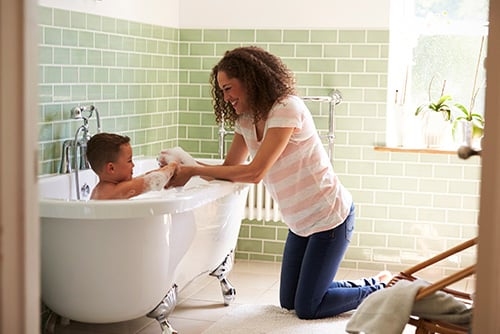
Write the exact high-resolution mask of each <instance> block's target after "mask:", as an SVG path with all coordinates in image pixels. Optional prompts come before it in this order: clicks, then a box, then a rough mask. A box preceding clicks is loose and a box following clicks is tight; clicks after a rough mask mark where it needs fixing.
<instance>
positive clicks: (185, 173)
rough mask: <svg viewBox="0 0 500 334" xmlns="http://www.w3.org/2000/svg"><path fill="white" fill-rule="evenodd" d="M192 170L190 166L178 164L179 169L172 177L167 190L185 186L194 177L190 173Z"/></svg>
mask: <svg viewBox="0 0 500 334" xmlns="http://www.w3.org/2000/svg"><path fill="white" fill-rule="evenodd" d="M190 168H191V167H189V166H184V165H182V164H178V165H177V168H176V169H175V172H174V175H172V177H171V178H170V180H169V181H168V183H167V184H166V186H165V188H171V187H182V186H184V185H185V184H186V183H187V182H188V181H189V179H191V177H192V175H193V174H192V173H191V172H190Z"/></svg>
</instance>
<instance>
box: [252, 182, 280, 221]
mask: <svg viewBox="0 0 500 334" xmlns="http://www.w3.org/2000/svg"><path fill="white" fill-rule="evenodd" d="M245 218H247V219H257V220H264V221H280V220H281V213H280V210H279V208H278V204H277V203H275V202H274V200H273V199H272V197H271V194H269V192H268V191H267V189H266V187H265V186H264V184H263V183H262V182H259V183H257V184H254V185H252V186H251V187H250V190H249V191H248V199H247V207H246V210H245Z"/></svg>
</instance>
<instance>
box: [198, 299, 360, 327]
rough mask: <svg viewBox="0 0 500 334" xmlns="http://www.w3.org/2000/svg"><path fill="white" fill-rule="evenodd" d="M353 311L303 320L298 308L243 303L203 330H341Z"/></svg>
mask: <svg viewBox="0 0 500 334" xmlns="http://www.w3.org/2000/svg"><path fill="white" fill-rule="evenodd" d="M351 314H352V312H348V313H344V314H341V315H339V316H336V317H332V318H326V319H318V320H301V319H299V318H297V316H296V315H295V312H293V311H287V310H285V309H282V308H280V307H279V306H275V305H255V304H254V305H241V306H238V307H236V308H235V309H234V310H232V311H230V312H229V313H228V314H226V315H225V316H223V317H222V318H221V319H219V320H218V321H217V322H216V323H214V324H213V325H212V326H210V327H209V328H208V329H207V330H205V331H204V332H203V334H221V333H224V334H240V333H241V334H294V333H300V334H307V333H314V334H322V333H328V334H337V333H346V331H345V326H346V323H347V321H348V320H349V318H350V317H351Z"/></svg>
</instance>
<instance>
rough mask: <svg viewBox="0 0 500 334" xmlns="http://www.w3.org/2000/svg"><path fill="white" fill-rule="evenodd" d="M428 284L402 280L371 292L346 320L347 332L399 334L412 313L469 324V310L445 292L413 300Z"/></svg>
mask: <svg viewBox="0 0 500 334" xmlns="http://www.w3.org/2000/svg"><path fill="white" fill-rule="evenodd" d="M428 285H429V283H428V282H425V281H423V280H416V281H413V282H411V281H407V280H401V281H398V282H396V284H394V285H393V286H391V287H389V288H386V289H382V290H379V291H376V292H374V293H372V294H371V295H369V296H368V297H367V298H366V299H365V300H364V301H363V302H362V303H361V305H359V307H358V309H357V310H356V312H355V313H354V314H353V316H352V317H351V319H349V321H348V322H347V326H346V331H347V332H348V333H351V334H357V333H366V334H401V333H402V332H403V330H404V328H405V326H406V324H407V322H408V318H409V317H410V315H411V314H413V315H416V316H419V317H422V318H425V319H433V320H437V319H439V320H443V321H448V322H453V323H457V324H467V323H470V320H471V315H472V312H471V310H470V309H469V308H467V306H466V305H465V304H464V303H462V302H461V301H459V300H457V299H456V298H455V297H453V296H452V295H450V294H448V293H445V292H442V291H437V292H435V293H433V294H432V295H430V296H427V297H425V298H423V299H421V300H419V301H415V297H416V295H417V293H418V291H419V290H420V288H423V287H425V286H428Z"/></svg>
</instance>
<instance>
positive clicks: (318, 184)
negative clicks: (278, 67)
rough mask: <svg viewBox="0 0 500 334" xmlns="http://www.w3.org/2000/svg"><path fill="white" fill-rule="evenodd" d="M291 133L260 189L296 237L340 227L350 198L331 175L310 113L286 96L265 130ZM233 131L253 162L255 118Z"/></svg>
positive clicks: (238, 124)
mask: <svg viewBox="0 0 500 334" xmlns="http://www.w3.org/2000/svg"><path fill="white" fill-rule="evenodd" d="M274 127H293V128H295V130H294V132H293V134H292V137H291V138H290V141H289V143H288V144H287V146H286V148H285V150H284V151H283V153H282V154H281V156H280V157H279V158H278V160H277V161H276V162H275V164H274V165H273V166H272V167H271V169H270V170H269V172H268V173H267V175H266V176H265V177H264V180H263V181H264V184H265V185H266V188H267V189H268V191H269V192H270V194H271V196H272V197H273V199H274V200H275V201H276V202H277V203H278V205H279V207H280V210H281V215H282V217H283V220H284V222H285V223H286V224H287V225H288V227H289V228H290V229H291V230H292V231H293V232H294V233H295V234H297V235H300V236H309V235H311V234H313V233H316V232H321V231H326V230H329V229H332V228H334V227H336V226H338V225H340V224H341V223H342V222H343V221H344V220H345V218H346V217H347V215H348V214H349V211H350V208H351V205H352V196H351V193H350V192H349V191H348V190H347V189H346V188H345V187H344V186H343V185H342V183H341V182H340V180H339V179H338V177H337V175H336V174H335V172H334V171H333V167H332V164H331V163H330V160H329V159H328V155H327V153H326V150H325V148H324V147H323V144H322V143H321V139H320V138H319V135H318V132H317V130H316V127H315V125H314V121H313V118H312V115H311V112H310V111H309V109H308V108H307V106H306V105H305V104H304V102H303V101H302V99H300V98H299V97H297V96H288V97H287V98H285V99H284V100H282V101H281V102H279V103H276V104H275V105H274V106H273V107H272V109H271V111H270V112H269V116H268V118H267V120H266V124H265V129H264V136H263V138H264V137H265V134H266V132H267V129H269V128H274ZM235 131H236V132H237V133H239V134H241V135H242V136H243V137H244V139H245V142H246V144H247V146H248V150H249V152H250V155H251V156H252V157H254V156H255V154H256V153H257V150H258V149H259V147H260V144H261V142H259V141H258V140H257V135H256V131H255V125H254V124H253V119H252V118H250V117H245V116H242V117H240V118H238V120H237V122H236V126H235Z"/></svg>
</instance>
